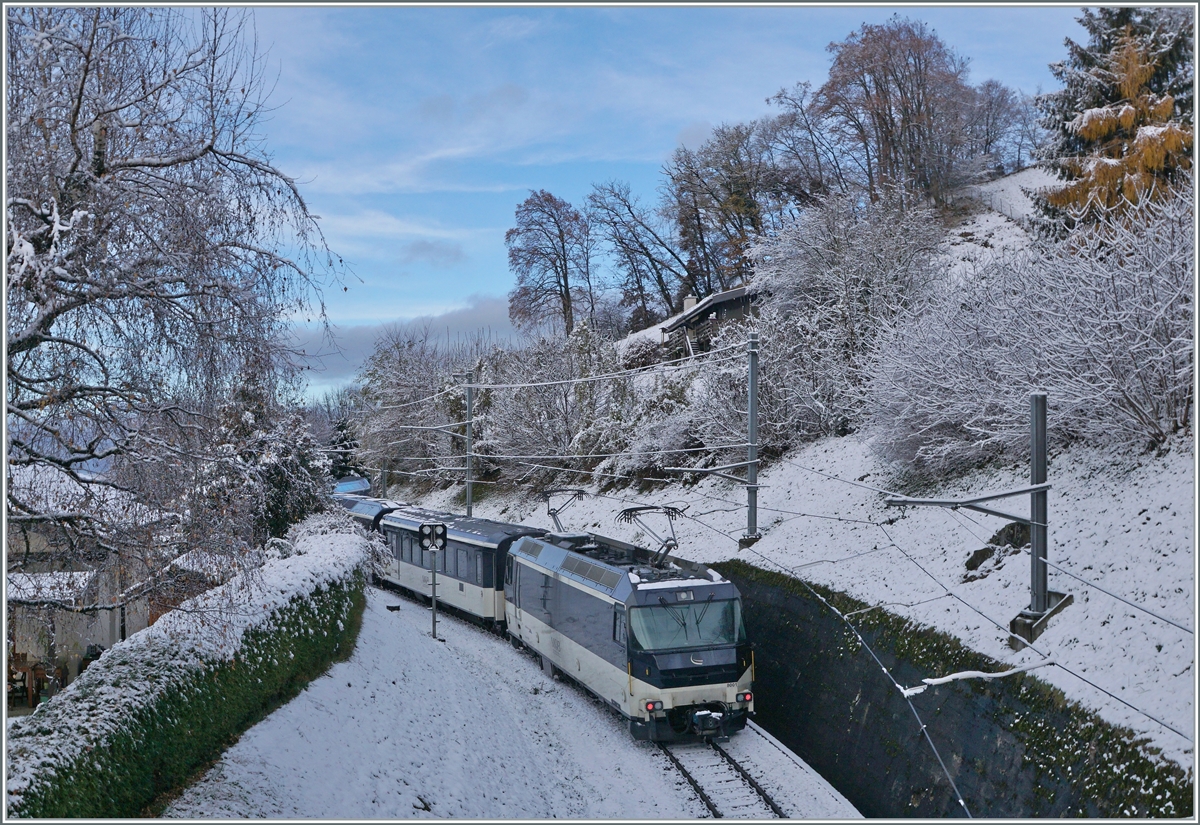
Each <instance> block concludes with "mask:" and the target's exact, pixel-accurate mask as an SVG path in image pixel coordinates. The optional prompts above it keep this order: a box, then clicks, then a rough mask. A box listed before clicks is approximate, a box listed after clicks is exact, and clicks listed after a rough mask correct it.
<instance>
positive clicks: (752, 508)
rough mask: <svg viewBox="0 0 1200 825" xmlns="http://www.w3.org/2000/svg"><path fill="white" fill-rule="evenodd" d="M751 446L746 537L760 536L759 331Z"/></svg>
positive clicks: (753, 356)
mask: <svg viewBox="0 0 1200 825" xmlns="http://www.w3.org/2000/svg"><path fill="white" fill-rule="evenodd" d="M746 346H747V350H748V352H749V355H750V392H749V406H750V438H749V442H750V446H749V447H747V448H746V459H747V461H748V462H749V463H748V464H747V465H746V538H748V539H754V538H757V537H758V464H757V459H758V333H757V332H752V333H750V340H749V342H748V343H747V345H746Z"/></svg>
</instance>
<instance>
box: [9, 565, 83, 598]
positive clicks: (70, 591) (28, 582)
mask: <svg viewBox="0 0 1200 825" xmlns="http://www.w3.org/2000/svg"><path fill="white" fill-rule="evenodd" d="M95 575H96V571H95V570H85V571H83V572H82V573H62V572H59V573H9V574H8V587H7V588H6V589H5V596H6V597H7V598H8V599H29V600H45V601H55V602H69V601H73V600H74V599H77V598H79V597H80V596H82V595H83V591H84V590H86V589H87V586H88V584H90V583H91V580H92V577H93V576H95Z"/></svg>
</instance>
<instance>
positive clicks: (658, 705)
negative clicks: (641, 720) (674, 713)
mask: <svg viewBox="0 0 1200 825" xmlns="http://www.w3.org/2000/svg"><path fill="white" fill-rule="evenodd" d="M662 709H663V704H662V702H647V703H646V710H662Z"/></svg>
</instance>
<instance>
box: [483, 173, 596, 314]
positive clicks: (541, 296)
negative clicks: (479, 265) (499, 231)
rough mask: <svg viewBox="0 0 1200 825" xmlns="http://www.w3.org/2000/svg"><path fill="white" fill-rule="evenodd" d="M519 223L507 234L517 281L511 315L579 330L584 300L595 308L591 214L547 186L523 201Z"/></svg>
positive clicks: (506, 240)
mask: <svg viewBox="0 0 1200 825" xmlns="http://www.w3.org/2000/svg"><path fill="white" fill-rule="evenodd" d="M516 221H517V225H516V226H514V227H513V228H512V229H509V230H508V231H507V232H506V233H504V243H505V245H506V246H507V247H508V266H509V269H511V270H512V271H513V272H514V273H516V276H517V285H516V287H514V288H513V290H512V292H510V293H509V295H508V314H509V317H510V318H511V319H512V322H513V323H514V324H515V325H517V326H528V325H530V324H538V323H543V322H546V321H553V322H558V323H561V324H562V326H563V329H564V330H565V331H566V333H567V334H568V335H570V334H571V331H572V330H574V329H575V323H576V320H577V319H576V314H577V312H578V308H579V304H580V303H583V304H584V306H585V307H588V308H594V307H595V300H596V296H595V289H596V284H595V282H594V276H593V270H592V255H593V252H594V240H593V234H592V230H591V223H590V220H589V219H588V216H587V215H586V214H584V213H582V212H580V211H579V210H578V209H576V208H575V207H573V206H572V205H571V204H570V203H568V202H567V201H565V200H563V199H561V198H557V197H555V196H554V195H552V194H550V193H549V192H547V191H546V190H545V189H541V190H539V191H537V192H533V191H531V192H530V193H529V197H528V198H526V199H525V200H524V201H522V202H521V203H520V205H518V206H517V211H516Z"/></svg>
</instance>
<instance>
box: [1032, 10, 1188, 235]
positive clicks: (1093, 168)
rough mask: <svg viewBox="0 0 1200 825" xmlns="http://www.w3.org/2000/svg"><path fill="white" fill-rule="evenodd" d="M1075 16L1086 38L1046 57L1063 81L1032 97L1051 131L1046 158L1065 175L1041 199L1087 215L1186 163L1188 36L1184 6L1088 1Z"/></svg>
mask: <svg viewBox="0 0 1200 825" xmlns="http://www.w3.org/2000/svg"><path fill="white" fill-rule="evenodd" d="M1079 22H1080V23H1081V24H1082V25H1083V26H1084V28H1086V29H1087V30H1088V32H1089V34H1090V36H1091V37H1090V39H1089V41H1088V44H1087V46H1081V45H1079V44H1077V43H1074V42H1073V41H1071V40H1069V39H1068V40H1067V41H1066V44H1067V47H1068V49H1069V52H1070V55H1069V57H1068V58H1067V60H1065V61H1063V62H1060V63H1054V64H1051V66H1050V70H1051V72H1052V73H1053V74H1054V76H1055V77H1056V78H1057V79H1058V80H1060V81H1061V82H1062V83H1063V84H1064V88H1063V89H1061V90H1060V91H1057V92H1052V93H1049V94H1045V95H1042V96H1040V97H1039V98H1038V100H1037V105H1038V107H1039V108H1040V109H1041V111H1042V112H1043V114H1044V120H1043V125H1045V126H1046V127H1047V128H1048V129H1050V130H1051V132H1052V139H1051V141H1050V142H1049V144H1048V145H1047V146H1046V147H1045V148H1044V150H1043V154H1042V157H1043V161H1044V163H1045V164H1046V165H1047V166H1049V167H1050V168H1051V169H1052V170H1054V171H1055V172H1056V173H1057V174H1058V175H1059V177H1060V178H1061V179H1063V181H1064V183H1063V184H1062V185H1061V186H1059V187H1058V188H1056V189H1051V190H1050V191H1048V192H1047V193H1045V194H1044V195H1043V196H1042V206H1043V209H1044V211H1045V212H1046V213H1047V214H1048V215H1049V216H1051V217H1055V218H1062V217H1064V216H1066V215H1070V216H1071V218H1072V220H1078V219H1085V220H1089V221H1094V220H1096V219H1097V218H1098V217H1099V216H1100V215H1102V214H1104V213H1105V212H1107V211H1113V210H1115V211H1118V212H1120V211H1122V210H1123V209H1124V208H1125V207H1126V206H1128V205H1129V204H1131V203H1136V202H1137V201H1138V200H1139V199H1141V198H1143V197H1161V196H1163V195H1164V194H1165V189H1164V186H1163V184H1165V183H1167V182H1169V181H1171V180H1174V179H1176V178H1177V177H1178V175H1179V173H1180V172H1182V171H1185V170H1187V169H1190V168H1191V165H1192V159H1191V154H1192V144H1193V125H1192V91H1191V87H1192V80H1193V75H1194V58H1193V51H1194V38H1193V33H1192V21H1191V19H1190V12H1187V11H1186V10H1184V9H1137V8H1102V9H1099V10H1097V11H1095V12H1092V11H1090V10H1086V9H1085V10H1084V13H1083V16H1082V17H1080V18H1079Z"/></svg>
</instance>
